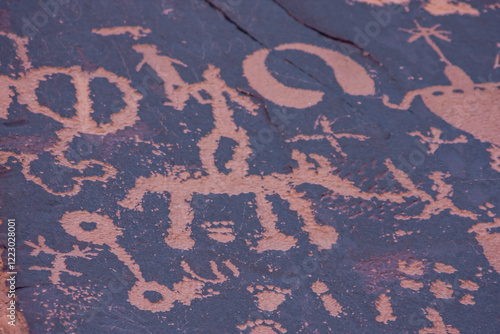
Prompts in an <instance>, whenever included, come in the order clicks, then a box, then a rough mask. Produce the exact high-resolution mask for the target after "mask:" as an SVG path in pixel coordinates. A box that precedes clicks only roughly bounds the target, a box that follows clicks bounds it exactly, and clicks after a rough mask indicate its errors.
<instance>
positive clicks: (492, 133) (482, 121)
mask: <svg viewBox="0 0 500 334" xmlns="http://www.w3.org/2000/svg"><path fill="white" fill-rule="evenodd" d="M415 25H416V28H414V29H410V30H406V29H403V30H405V31H407V32H409V33H410V34H411V37H410V38H409V39H408V42H410V43H411V42H414V41H416V40H418V39H419V38H420V37H423V38H424V39H425V41H426V42H427V43H428V44H429V45H430V46H431V48H432V49H433V50H434V51H435V52H436V53H437V54H438V55H439V57H440V60H441V61H442V62H444V63H445V70H444V74H445V75H446V77H447V78H448V80H449V81H450V83H451V85H449V86H432V87H427V88H422V89H418V90H414V91H411V92H408V93H407V94H406V96H405V97H404V98H403V101H402V102H401V104H393V103H390V102H389V97H388V96H387V95H384V96H383V102H384V104H385V105H386V106H388V107H390V108H394V109H400V110H408V109H409V108H410V106H411V104H412V102H413V100H414V99H415V97H417V96H420V97H421V98H422V100H423V101H424V103H425V105H426V106H427V107H428V108H429V109H430V110H431V111H432V112H433V113H435V114H436V115H438V116H439V117H441V118H442V119H444V120H445V121H446V122H448V123H450V124H451V125H453V126H454V127H456V128H458V129H461V130H463V131H466V132H468V133H470V134H472V135H473V136H474V137H475V138H477V139H479V140H480V141H482V142H488V143H491V144H492V145H495V146H497V147H498V146H500V132H499V131H498V129H499V128H500V118H499V117H498V115H499V113H500V83H498V82H482V83H474V82H473V81H472V79H471V78H470V77H469V76H468V75H467V73H465V72H464V71H463V70H462V69H461V68H459V67H458V66H455V65H453V64H452V63H451V62H450V61H449V60H448V59H446V57H445V56H444V54H443V53H442V52H441V50H440V49H439V47H438V46H437V45H436V44H435V43H434V41H433V40H432V39H431V37H436V38H439V39H441V40H444V41H447V42H449V41H451V40H450V38H449V37H448V36H447V35H448V34H449V33H450V32H448V31H441V30H437V28H438V27H439V25H435V26H433V27H432V28H425V27H422V26H420V25H419V24H418V23H417V22H416V21H415Z"/></svg>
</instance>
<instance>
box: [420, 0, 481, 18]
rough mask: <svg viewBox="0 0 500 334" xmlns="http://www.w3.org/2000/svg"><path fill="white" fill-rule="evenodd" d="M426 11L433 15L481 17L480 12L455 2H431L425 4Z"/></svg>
mask: <svg viewBox="0 0 500 334" xmlns="http://www.w3.org/2000/svg"><path fill="white" fill-rule="evenodd" d="M424 8H425V10H426V11H428V12H429V13H431V14H432V15H436V16H442V15H450V14H460V15H472V16H479V11H478V10H477V9H475V8H473V7H472V6H471V5H469V4H468V3H466V2H461V1H454V0H430V1H428V2H426V3H425V4H424Z"/></svg>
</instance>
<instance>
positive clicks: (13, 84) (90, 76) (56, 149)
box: [0, 37, 142, 196]
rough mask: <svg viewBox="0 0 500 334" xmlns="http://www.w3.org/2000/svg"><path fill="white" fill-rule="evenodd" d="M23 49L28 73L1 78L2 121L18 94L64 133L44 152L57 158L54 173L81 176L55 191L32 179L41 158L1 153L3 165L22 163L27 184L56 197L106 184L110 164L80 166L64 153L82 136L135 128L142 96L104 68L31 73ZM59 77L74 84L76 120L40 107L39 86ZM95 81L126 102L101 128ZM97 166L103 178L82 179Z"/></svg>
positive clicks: (22, 50) (87, 162)
mask: <svg viewBox="0 0 500 334" xmlns="http://www.w3.org/2000/svg"><path fill="white" fill-rule="evenodd" d="M12 38H14V37H12ZM17 39H20V38H17ZM15 40H16V39H15ZM21 41H23V43H25V41H24V40H22V39H21ZM20 43H21V42H19V43H16V45H19V44H20ZM22 45H24V48H19V47H18V57H19V58H20V59H21V60H23V67H24V68H25V69H29V70H28V71H26V72H25V73H20V74H19V78H17V79H14V78H9V77H6V76H0V78H1V80H2V84H1V85H0V101H1V102H0V108H1V109H0V110H1V111H0V118H7V117H8V112H7V109H8V107H9V105H10V103H11V100H12V97H13V95H12V94H13V93H14V92H16V93H17V94H18V96H17V99H18V102H19V103H20V104H24V105H26V106H27V107H28V109H29V110H30V111H31V112H32V113H35V114H42V115H44V116H47V117H50V118H51V119H53V120H55V121H56V122H58V123H60V124H61V125H62V129H61V130H59V131H57V132H56V135H57V138H58V140H57V142H56V143H54V144H53V145H52V146H50V147H46V148H45V149H44V151H45V152H47V153H49V154H51V155H52V156H53V157H54V159H55V166H54V170H56V169H61V168H68V169H69V170H73V171H75V170H76V171H78V172H80V174H81V176H75V177H73V178H72V180H73V181H74V184H73V185H72V186H71V188H70V189H68V190H54V189H51V188H50V187H49V186H48V185H47V184H45V183H44V182H43V180H42V179H41V178H40V177H39V176H36V175H33V174H32V172H31V164H32V162H34V161H35V160H37V159H38V158H39V156H38V154H33V153H16V152H12V151H2V152H0V164H4V165H5V164H6V163H7V162H8V161H9V160H10V158H13V159H14V160H17V161H19V162H20V163H21V165H22V170H21V172H22V173H23V174H24V176H25V177H26V179H27V180H30V181H33V182H35V183H36V184H38V185H39V186H41V187H43V189H44V190H45V191H47V192H49V193H51V194H53V195H60V196H71V195H75V194H77V193H78V192H80V190H81V187H82V184H83V182H84V181H94V182H95V181H101V182H106V181H107V180H108V179H110V178H112V177H114V176H115V175H116V173H117V171H116V169H115V168H114V167H113V166H111V165H109V164H106V163H103V162H101V161H98V160H95V159H88V160H81V161H80V162H78V163H74V162H71V161H70V160H68V158H67V156H66V154H65V153H66V152H68V148H69V145H70V143H71V142H72V141H73V139H74V138H75V137H79V136H80V135H81V134H92V135H99V136H103V135H106V134H110V133H115V132H116V131H118V130H122V129H124V128H126V127H129V126H132V125H134V124H135V122H136V121H137V120H138V115H137V110H138V101H139V100H140V99H141V98H142V96H141V95H140V94H139V93H137V92H136V91H135V90H134V89H133V88H132V87H131V86H130V81H129V80H127V79H125V78H122V77H119V76H117V75H115V74H114V73H112V72H109V71H106V70H105V69H103V68H98V69H97V70H95V71H94V72H91V73H88V72H85V71H83V70H82V68H81V67H80V66H72V67H69V68H59V67H40V68H36V69H31V65H29V63H27V57H26V49H25V47H26V45H25V44H22ZM25 58H26V59H25ZM57 74H63V75H67V76H69V77H71V83H72V84H73V86H74V88H75V90H76V100H77V102H76V103H75V105H74V106H73V107H74V109H75V110H76V114H75V115H74V116H73V117H63V116H61V115H59V114H58V113H56V112H54V111H52V110H50V109H49V108H48V107H45V106H42V105H40V103H39V101H38V97H37V95H36V90H37V89H38V88H39V85H40V82H42V81H46V80H48V79H49V78H50V77H51V76H52V75H57ZM96 78H105V79H107V80H108V82H109V83H111V84H114V85H115V86H116V87H117V88H118V89H119V90H120V92H121V93H122V94H123V100H124V102H125V106H124V107H123V108H122V109H121V110H120V111H118V112H116V113H114V114H112V115H111V116H110V119H111V122H109V123H105V124H98V123H97V122H96V121H95V120H94V119H93V118H92V113H94V110H93V109H92V100H91V98H90V87H89V85H90V82H91V81H92V80H94V79H96ZM12 89H13V91H12ZM94 166H100V167H101V169H102V173H101V174H102V175H99V176H97V175H92V176H84V175H83V174H84V173H85V171H88V170H89V169H90V168H91V167H94Z"/></svg>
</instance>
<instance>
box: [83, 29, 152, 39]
mask: <svg viewBox="0 0 500 334" xmlns="http://www.w3.org/2000/svg"><path fill="white" fill-rule="evenodd" d="M92 32H93V33H94V34H97V35H101V36H114V35H123V34H130V36H132V38H133V39H134V40H138V39H139V38H140V37H145V36H147V35H148V34H150V33H151V29H148V28H143V27H138V26H135V27H124V26H119V27H110V28H101V29H92Z"/></svg>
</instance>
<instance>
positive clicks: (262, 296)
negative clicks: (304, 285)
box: [247, 285, 292, 312]
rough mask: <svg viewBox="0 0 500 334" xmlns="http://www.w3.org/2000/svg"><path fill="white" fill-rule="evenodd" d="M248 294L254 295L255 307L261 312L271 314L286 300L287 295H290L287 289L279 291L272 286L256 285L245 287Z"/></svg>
mask: <svg viewBox="0 0 500 334" xmlns="http://www.w3.org/2000/svg"><path fill="white" fill-rule="evenodd" d="M247 290H248V292H250V293H252V294H254V295H255V297H256V299H257V307H258V308H259V309H260V310H262V311H267V312H273V311H276V310H277V309H278V306H280V305H281V304H282V303H283V302H284V301H285V299H286V296H287V295H290V294H291V293H292V291H291V290H289V289H280V288H278V287H276V286H272V285H265V286H264V285H256V286H255V287H253V286H249V287H247Z"/></svg>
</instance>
